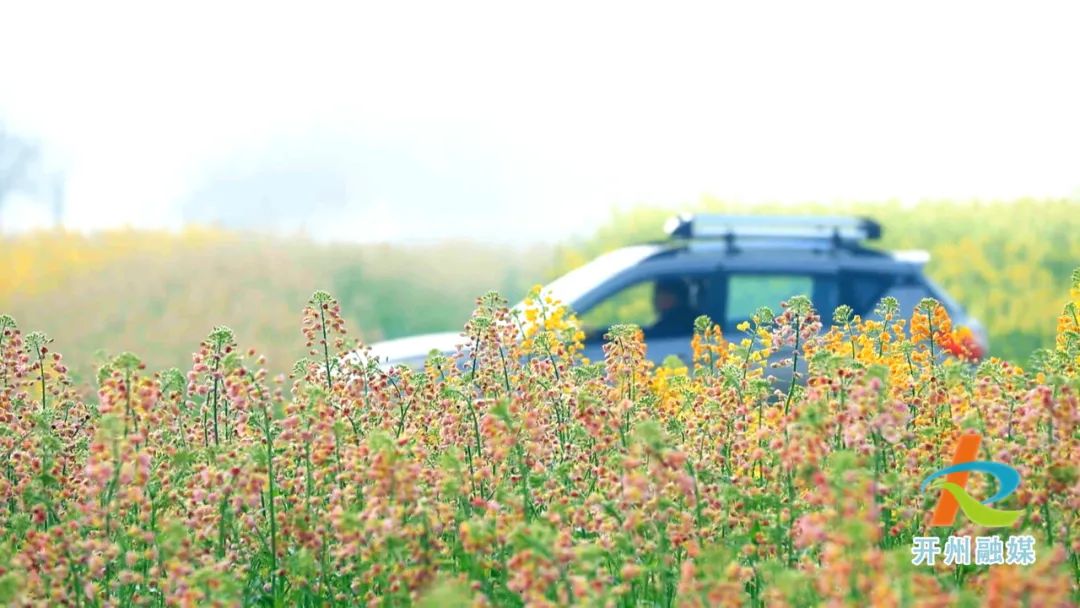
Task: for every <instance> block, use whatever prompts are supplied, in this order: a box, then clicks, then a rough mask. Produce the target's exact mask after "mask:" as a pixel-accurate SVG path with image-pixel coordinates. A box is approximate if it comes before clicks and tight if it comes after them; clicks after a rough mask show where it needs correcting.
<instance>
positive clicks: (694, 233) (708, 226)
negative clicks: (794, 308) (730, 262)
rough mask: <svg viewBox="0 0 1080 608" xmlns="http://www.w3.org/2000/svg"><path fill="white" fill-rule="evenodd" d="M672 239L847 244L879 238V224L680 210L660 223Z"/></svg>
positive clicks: (731, 243)
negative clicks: (696, 212)
mask: <svg viewBox="0 0 1080 608" xmlns="http://www.w3.org/2000/svg"><path fill="white" fill-rule="evenodd" d="M664 231H665V232H667V234H668V236H669V237H670V238H673V239H685V240H719V239H722V240H724V241H726V242H727V244H728V247H729V248H732V249H734V247H735V243H736V242H738V241H744V240H747V241H752V240H758V241H762V240H764V241H772V242H778V243H779V242H783V241H798V242H803V243H812V244H813V245H815V246H821V245H822V244H831V245H832V246H834V247H838V248H839V247H850V246H854V245H857V244H858V242H859V241H863V240H874V239H879V238H881V224H879V223H877V222H875V221H874V220H871V219H867V218H860V217H846V216H821V215H802V216H800V215H719V214H710V213H704V214H691V213H682V214H679V215H677V216H675V217H672V218H671V219H669V220H668V221H667V223H666V224H664Z"/></svg>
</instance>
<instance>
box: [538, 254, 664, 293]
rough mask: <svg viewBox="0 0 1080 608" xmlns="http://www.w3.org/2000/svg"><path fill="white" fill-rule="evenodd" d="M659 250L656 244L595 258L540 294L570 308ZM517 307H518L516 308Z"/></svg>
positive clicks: (558, 279)
mask: <svg viewBox="0 0 1080 608" xmlns="http://www.w3.org/2000/svg"><path fill="white" fill-rule="evenodd" d="M659 250H660V247H659V246H658V245H637V246H634V247H624V248H622V249H617V250H615V251H612V252H610V253H605V254H604V255H602V256H600V257H598V258H596V259H595V260H593V261H591V262H589V263H588V264H585V265H584V266H579V267H578V268H575V269H574V270H571V271H570V272H568V273H566V274H564V275H563V276H561V277H559V278H557V279H555V280H554V281H552V282H551V283H549V284H548V285H547V286H546V287H544V290H543V291H544V293H545V294H548V295H550V296H551V297H552V298H554V299H556V300H558V301H559V302H562V303H564V304H567V305H570V306H571V307H573V305H574V303H575V302H577V301H578V300H580V299H581V297H582V296H584V295H585V294H587V293H589V292H590V291H592V290H593V289H594V288H595V287H596V286H597V285H600V284H601V283H603V282H604V281H607V280H608V279H610V278H611V277H614V276H615V275H617V274H619V273H621V272H623V271H624V270H626V269H628V268H631V267H633V266H634V265H636V264H638V263H639V262H641V261H642V260H644V259H645V258H647V257H649V256H651V255H653V254H654V253H656V252H657V251H659ZM520 306H521V305H520V304H518V307H520Z"/></svg>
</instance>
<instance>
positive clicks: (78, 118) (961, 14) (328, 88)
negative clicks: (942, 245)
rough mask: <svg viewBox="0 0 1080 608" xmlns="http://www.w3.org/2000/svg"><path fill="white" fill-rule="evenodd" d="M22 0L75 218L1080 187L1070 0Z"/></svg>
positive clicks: (396, 234)
mask: <svg viewBox="0 0 1080 608" xmlns="http://www.w3.org/2000/svg"><path fill="white" fill-rule="evenodd" d="M0 6H2V7H3V8H0V16H3V17H4V21H5V22H6V23H7V24H9V28H8V30H9V31H7V32H5V35H4V36H3V37H0V122H2V123H3V124H5V125H6V126H7V127H8V128H9V129H11V130H14V131H16V132H18V133H20V134H22V135H24V136H26V137H28V138H33V139H35V140H37V141H38V142H39V143H40V146H41V149H42V153H43V155H44V157H45V159H46V161H47V163H48V165H49V167H52V168H56V169H57V170H60V171H63V172H64V174H65V175H66V194H67V197H66V205H65V209H64V215H63V223H64V225H65V226H66V227H69V228H72V229H77V230H94V229H101V228H109V227H118V226H134V227H159V228H177V227H179V226H181V225H183V224H185V223H187V222H195V223H204V224H205V223H216V224H222V225H225V226H228V227H234V228H242V229H250V230H259V231H268V232H274V233H279V234H281V233H285V234H291V233H296V232H305V233H308V234H311V235H312V236H314V237H316V238H323V239H326V240H357V241H371V240H378V241H416V240H422V241H423V240H432V239H441V238H451V239H452V238H462V237H470V238H476V239H481V240H488V241H492V242H504V243H513V242H550V241H552V240H556V239H560V238H565V237H567V236H572V235H575V234H581V233H583V232H587V231H588V230H590V229H591V228H594V227H595V226H597V225H599V224H600V223H601V222H602V221H604V220H605V219H606V218H607V217H608V215H609V213H610V210H611V209H612V208H613V207H620V206H629V205H633V204H637V203H649V204H659V205H666V206H671V207H673V208H675V207H679V206H682V205H686V204H692V203H696V202H697V201H698V200H700V198H701V197H702V196H703V195H711V196H714V197H717V198H720V199H724V200H733V201H742V202H757V201H780V202H792V203H796V202H803V201H820V202H829V201H835V200H845V201H847V200H869V201H884V200H902V201H915V200H920V199H941V198H952V199H971V198H980V199H1008V198H1016V197H1021V196H1052V197H1070V198H1080V173H1078V172H1077V170H1076V167H1080V147H1078V146H1077V145H1076V144H1077V142H1080V114H1078V113H1076V112H1075V108H1076V107H1080V85H1077V84H1076V83H1075V82H1073V80H1074V79H1071V74H1072V71H1073V69H1072V68H1073V66H1072V65H1071V63H1072V62H1071V61H1070V59H1071V58H1074V57H1077V56H1080V40H1077V39H1076V37H1075V36H1073V35H1072V33H1073V32H1071V25H1072V24H1073V23H1075V19H1072V18H1070V17H1075V16H1078V15H1080V11H1078V10H1077V9H1076V8H1074V7H1073V6H1071V5H1068V4H1050V3H1034V4H1025V5H1024V7H1023V9H1022V10H1015V11H1009V10H1005V9H1002V8H997V7H989V6H984V5H983V4H980V3H974V2H969V3H958V4H949V5H939V4H932V3H914V4H905V5H904V6H903V7H901V8H889V9H885V8H875V7H872V6H867V5H863V4H860V3H836V2H832V3H827V4H825V5H817V4H815V5H814V6H813V7H810V6H803V5H801V4H789V3H780V4H777V3H769V4H755V5H754V6H743V5H725V6H719V7H717V6H714V5H709V6H707V7H696V6H692V7H688V6H685V5H679V6H678V7H665V9H664V10H663V11H658V12H650V11H645V10H639V9H633V8H630V7H626V6H624V5H621V4H615V3H605V4H603V5H590V6H588V7H581V6H576V5H575V6H574V7H573V8H572V9H568V8H567V7H566V6H559V7H545V9H543V10H528V9H523V8H515V7H511V6H505V5H502V4H465V5H458V4H455V5H454V6H440V5H434V6H428V5H410V4H394V5H393V6H378V5H375V6H372V5H351V4H350V5H339V4H333V3H314V4H312V5H310V6H308V5H305V10H304V12H302V13H293V12H289V11H287V10H283V9H282V10H278V9H275V8H273V7H270V6H264V5H254V4H243V3H241V4H230V5H228V6H226V7H221V8H218V7H217V5H210V4H202V3H194V4H191V5H187V4H185V5H184V6H183V7H180V8H177V7H170V8H167V9H165V8H162V7H149V6H146V5H142V4H138V3H126V2H111V3H105V4H103V5H93V6H77V7H73V6H68V5H63V4H52V3H49V2H42V3H11V4H4V5H0ZM211 9H212V10H211ZM61 16H63V18H61ZM60 41H63V42H64V43H63V44H60V43H59V42H60ZM71 48H78V49H80V51H79V52H78V53H71V52H70V51H69V49H71ZM52 220H53V218H52V215H51V211H50V210H49V209H48V208H47V207H46V206H39V205H36V204H35V200H33V197H23V198H22V200H12V201H10V202H9V204H8V205H7V206H6V208H5V209H4V216H3V222H2V224H0V225H2V226H3V229H4V231H5V232H11V231H17V230H21V229H27V228H32V227H35V226H43V225H48V224H50V223H51V222H52Z"/></svg>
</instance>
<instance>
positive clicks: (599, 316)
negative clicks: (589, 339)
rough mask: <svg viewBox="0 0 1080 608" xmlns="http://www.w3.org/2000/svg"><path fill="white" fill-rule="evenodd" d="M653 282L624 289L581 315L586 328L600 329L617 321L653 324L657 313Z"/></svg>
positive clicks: (644, 325) (636, 284) (644, 324)
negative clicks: (654, 303)
mask: <svg viewBox="0 0 1080 608" xmlns="http://www.w3.org/2000/svg"><path fill="white" fill-rule="evenodd" d="M652 292H653V282H652V281H643V282H641V283H635V284H634V285H631V286H630V287H627V288H625V289H622V290H620V291H618V292H616V293H615V294H613V295H611V296H610V297H608V298H606V299H604V300H603V301H601V302H600V303H599V304H597V305H596V306H594V307H592V309H590V310H589V312H587V313H585V314H583V315H581V322H582V324H584V326H585V327H586V329H599V328H603V327H607V326H609V325H614V324H615V323H635V324H637V325H640V326H642V327H647V326H649V325H652V323H653V321H655V320H656V313H655V312H654V311H653V306H652Z"/></svg>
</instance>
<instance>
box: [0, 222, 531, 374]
mask: <svg viewBox="0 0 1080 608" xmlns="http://www.w3.org/2000/svg"><path fill="white" fill-rule="evenodd" d="M550 260H551V255H550V251H546V252H545V251H535V250H511V249H504V248H497V247H486V246H481V245H475V244H467V243H446V244H441V245H432V246H415V247H391V246H382V245H371V246H368V245H321V244H317V243H314V242H311V241H306V240H300V239H280V238H271V237H261V236H255V235H245V234H234V233H229V232H224V231H216V230H201V229H192V230H187V231H184V232H182V233H180V234H170V233H165V232H136V231H117V232H107V233H102V234H98V235H94V236H81V235H75V234H64V233H39V234H32V235H27V236H21V237H18V238H8V239H5V240H3V241H0V267H3V268H5V269H9V271H7V272H4V273H3V274H2V275H0V311H3V312H6V313H8V314H11V315H12V316H14V317H15V319H16V320H17V321H18V322H19V324H20V326H22V327H26V328H29V329H34V328H43V327H47V328H48V331H49V335H50V336H52V337H53V338H54V339H55V340H56V346H57V348H62V349H63V350H64V351H65V352H66V353H67V354H68V355H69V356H70V357H71V358H72V360H74V361H78V362H79V363H81V364H83V366H82V367H77V368H76V369H75V370H74V371H75V372H76V373H77V374H78V375H80V376H85V375H86V374H89V373H92V372H93V371H94V370H93V365H92V364H91V362H100V361H104V360H105V358H106V356H111V355H115V354H116V353H118V352H122V351H132V352H136V353H138V354H139V355H140V356H141V357H143V359H144V360H146V361H147V363H148V365H151V366H152V367H154V368H163V367H174V366H175V367H181V368H183V367H185V366H188V365H190V362H191V353H192V352H194V351H195V349H196V348H197V347H198V345H199V342H200V341H201V340H202V338H203V337H204V335H205V334H206V331H207V328H210V327H213V326H215V325H220V324H224V325H227V326H229V327H231V328H232V329H233V330H234V331H235V332H236V333H237V335H238V336H242V337H243V339H244V340H246V341H247V342H249V343H251V344H252V345H253V346H255V347H256V348H258V349H259V350H260V351H261V352H264V353H266V354H267V356H268V357H269V360H270V361H269V366H270V369H272V370H277V371H284V370H286V369H288V367H289V366H290V365H291V362H292V361H293V360H295V359H296V357H298V356H300V355H302V354H303V351H302V349H301V350H299V351H298V349H297V347H296V344H297V339H298V337H299V333H298V330H297V329H296V328H297V322H298V317H297V313H296V311H297V310H300V309H301V308H302V307H303V305H304V303H305V302H306V301H307V299H308V297H309V296H310V295H311V291H312V290H313V289H316V288H325V289H331V290H333V291H334V293H336V294H338V295H339V299H340V300H341V302H342V304H343V305H344V306H345V307H346V308H347V314H348V318H347V321H348V322H349V326H350V327H351V328H353V330H354V331H356V332H358V334H359V336H361V337H362V338H364V339H365V340H366V341H374V340H379V339H382V338H386V337H394V336H402V335H407V334H411V333H418V332H428V331H437V330H445V329H447V328H455V327H459V326H461V325H462V323H463V320H464V319H466V318H467V317H468V314H469V311H471V310H472V308H473V306H474V305H475V299H476V297H477V296H478V295H479V294H482V293H484V292H486V291H487V290H489V289H498V290H500V291H502V292H503V293H507V294H514V295H522V294H524V292H525V291H526V290H527V288H528V287H529V286H530V285H531V284H532V283H531V282H535V281H536V280H537V279H538V278H539V277H541V276H543V275H544V272H545V269H547V270H549V269H550Z"/></svg>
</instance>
